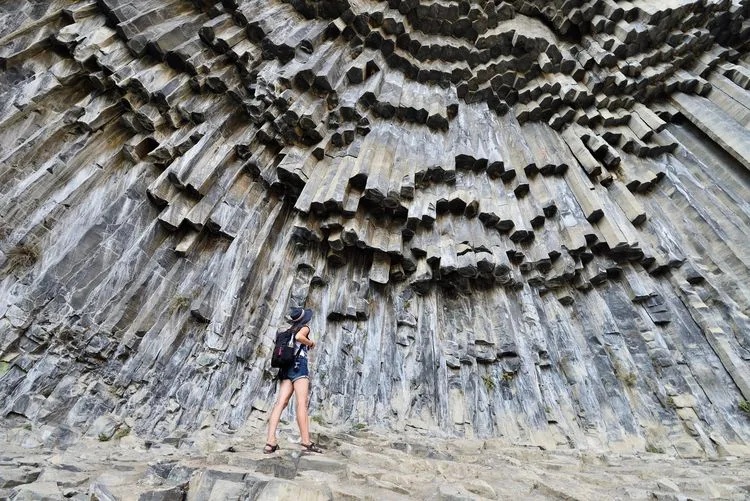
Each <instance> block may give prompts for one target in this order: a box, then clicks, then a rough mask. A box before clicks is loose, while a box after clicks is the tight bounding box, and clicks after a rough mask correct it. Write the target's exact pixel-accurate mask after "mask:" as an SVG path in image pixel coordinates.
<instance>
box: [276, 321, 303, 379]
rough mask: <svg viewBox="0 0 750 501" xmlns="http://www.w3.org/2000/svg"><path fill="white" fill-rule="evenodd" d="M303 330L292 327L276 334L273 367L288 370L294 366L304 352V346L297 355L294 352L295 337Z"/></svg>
mask: <svg viewBox="0 0 750 501" xmlns="http://www.w3.org/2000/svg"><path fill="white" fill-rule="evenodd" d="M301 328H302V327H292V328H289V329H287V330H285V331H281V332H279V333H277V334H276V344H275V345H274V347H273V354H272V355H271V367H276V368H277V369H288V368H289V367H291V366H292V365H294V360H295V359H296V358H297V356H298V355H299V352H300V351H301V350H302V346H300V347H299V351H297V353H295V352H294V341H295V340H294V336H296V335H297V333H298V332H299V331H300V329H301Z"/></svg>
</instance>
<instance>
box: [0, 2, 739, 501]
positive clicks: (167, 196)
mask: <svg viewBox="0 0 750 501" xmlns="http://www.w3.org/2000/svg"><path fill="white" fill-rule="evenodd" d="M672 3H674V4H675V5H674V6H673V5H672ZM6 4H7V5H3V6H2V7H0V67H2V69H3V71H2V72H1V73H0V420H2V422H1V424H2V425H3V427H4V428H7V429H9V430H11V432H12V433H13V434H14V437H16V438H15V439H14V440H16V442H17V443H19V444H23V445H24V446H26V447H29V448H36V447H50V448H51V447H61V448H62V447H70V446H72V445H73V444H75V443H77V441H78V440H81V437H88V438H85V440H89V439H93V440H94V441H97V440H101V441H102V443H103V444H109V445H112V446H115V445H116V444H117V443H119V442H122V441H124V442H126V443H127V441H128V436H129V434H130V433H132V434H134V435H137V436H143V437H148V438H149V439H150V440H156V441H157V442H155V444H158V447H160V448H173V449H177V448H182V447H190V446H191V445H194V444H195V443H196V441H200V440H201V435H200V433H199V432H205V431H206V430H213V431H217V432H221V433H232V432H237V431H238V430H257V429H260V428H262V426H263V423H264V422H265V420H266V419H267V416H268V412H269V409H270V407H271V405H272V403H273V400H274V398H275V395H276V394H275V387H276V385H275V381H274V380H273V376H274V374H273V372H272V371H271V369H270V364H269V360H268V358H269V357H268V355H269V352H270V348H271V346H272V343H273V337H274V334H275V332H276V331H277V330H278V329H280V328H282V327H283V326H284V322H283V315H284V313H285V312H286V310H287V308H288V307H290V306H302V305H304V306H306V307H310V308H313V309H314V311H315V316H314V318H313V320H312V323H311V329H312V333H313V337H314V338H315V339H316V341H317V342H318V345H317V347H316V348H315V350H313V351H312V352H311V358H310V365H311V367H312V379H311V382H312V391H311V405H310V408H311V415H312V418H313V420H314V421H315V422H318V423H322V424H335V425H343V426H350V427H366V426H368V425H369V426H378V427H379V428H382V429H388V430H391V431H394V432H401V431H405V430H421V431H424V432H430V433H434V434H439V435H442V434H446V435H451V436H458V437H465V438H467V439H471V438H474V437H481V438H490V437H502V438H503V439H504V440H507V441H509V442H512V443H523V444H533V445H536V446H542V447H553V448H560V447H571V448H574V449H586V448H589V447H593V448H601V449H609V450H612V451H627V452H633V451H646V450H659V451H664V452H669V453H674V454H677V455H679V456H680V457H683V458H692V457H696V458H698V457H701V458H705V457H709V458H715V457H719V456H723V455H726V454H730V453H731V452H730V451H733V450H738V449H739V450H741V449H742V448H743V447H745V446H746V445H747V444H748V442H750V426H748V416H747V414H746V412H744V411H742V409H741V407H740V405H741V403H742V402H743V401H747V400H750V394H749V393H750V386H749V385H750V381H748V374H750V365H749V364H750V317H749V316H748V315H749V314H750V313H749V312H750V299H749V298H750V285H748V283H750V281H749V280H748V279H750V273H748V264H749V263H750V253H749V251H748V248H747V235H748V234H750V223H749V221H750V217H749V216H750V205H748V200H750V182H749V181H748V172H747V169H746V167H747V160H748V153H747V141H744V140H745V139H747V134H748V132H747V125H748V124H747V121H746V118H747V117H748V116H749V115H748V112H750V110H746V108H747V103H748V86H749V85H748V82H750V78H749V75H750V72H749V70H748V56H747V53H748V42H747V40H748V37H747V23H748V19H749V18H750V4H748V2H745V1H735V2H698V1H695V2H693V1H691V2H671V3H670V2H666V3H664V4H661V3H658V2H657V3H654V2H641V1H638V2H612V1H608V0H606V1H605V0H595V1H591V2H586V3H580V2H578V3H576V2H562V1H555V2H546V1H545V2H542V1H537V0H534V1H530V0H518V1H515V0H514V1H512V2H499V3H495V2H485V1H476V2H475V1H471V2H432V3H430V4H428V3H427V2H413V1H411V0H408V1H395V0H394V1H389V2H350V1H347V0H330V1H322V2H306V1H305V2H301V1H295V2H282V1H280V0H273V1H268V2H257V1H254V0H247V1H223V2H187V1H177V2H168V1H159V2H154V1H153V0H148V1H147V0H130V1H120V0H103V1H98V2H92V1H88V0H70V1H65V2H62V1H56V0H55V1H52V0H39V1H36V2H33V3H28V2H6ZM677 4H679V5H677ZM714 85H715V86H716V89H713V88H712V86H714ZM717 89H719V90H717ZM719 92H721V93H722V94H719ZM735 103H736V104H735ZM294 417H295V416H294V409H291V410H290V411H289V412H288V413H287V414H285V416H284V419H286V420H288V421H289V422H293V420H294ZM194 433H198V435H195V434H194ZM110 442H111V443H112V444H110ZM410 447H412V449H411V451H412V452H413V453H414V454H416V455H418V456H419V457H423V458H424V459H425V460H437V459H440V458H442V459H444V460H446V461H452V460H453V456H452V453H451V451H449V450H435V449H433V448H430V447H429V446H427V445H425V444H411V445H410ZM129 467H131V468H136V467H135V466H133V465H130V466H129ZM0 468H2V470H1V472H0V478H2V479H5V480H4V481H5V482H6V484H8V482H10V483H13V482H18V481H19V480H24V482H23V483H24V484H28V483H30V482H31V481H33V480H34V479H33V478H29V479H26V477H24V478H23V479H20V478H19V477H18V476H17V474H16V473H12V474H11V473H8V474H7V477H6V476H5V475H6V472H5V468H6V466H5V465H0ZM33 468H37V467H36V466H34V467H33ZM237 468H239V469H240V470H241V469H242V467H241V466H238V467H237ZM305 468H318V469H319V470H320V471H321V473H325V474H326V475H334V476H336V475H340V474H341V473H340V471H339V470H337V466H336V465H330V464H319V465H314V464H308V462H305V461H298V462H297V461H293V460H292V459H288V458H287V459H284V460H281V461H279V462H278V464H276V463H271V462H269V463H268V464H264V466H262V467H259V468H258V472H259V473H258V475H259V476H258V477H252V478H250V477H242V478H241V479H237V478H235V477H234V476H233V475H234V473H235V472H231V473H232V475H230V474H229V473H227V471H224V470H216V472H220V473H221V474H219V473H216V472H215V471H214V470H213V469H205V468H204V469H201V470H200V471H201V472H202V473H199V474H196V475H195V476H191V475H192V473H193V470H189V469H188V466H186V465H182V466H180V467H179V468H178V467H177V466H175V467H174V469H173V471H174V475H173V474H172V473H171V472H170V473H169V474H166V475H167V477H166V478H164V482H166V483H164V484H163V485H152V486H150V491H149V492H151V494H148V493H146V491H144V492H143V495H144V496H146V497H148V496H155V497H159V496H161V497H166V498H168V497H169V496H179V495H180V492H181V489H182V488H183V486H184V484H185V483H186V482H187V483H188V484H189V483H193V484H194V485H193V487H191V489H192V492H193V493H195V492H202V493H203V494H205V495H209V494H210V493H211V492H213V490H214V489H216V492H217V493H219V492H220V493H221V496H225V497H231V496H240V497H241V496H246V495H249V494H248V493H249V492H253V493H254V494H252V495H253V496H255V495H260V494H259V493H261V492H265V489H266V488H268V489H269V491H268V492H271V491H273V492H277V491H278V492H282V491H283V492H287V493H288V494H289V495H291V493H292V492H293V491H294V489H293V488H292V487H289V485H288V484H286V483H283V482H280V481H279V482H280V483H273V485H272V484H271V483H269V482H268V479H270V478H271V477H273V478H283V479H287V480H288V478H286V477H291V476H293V475H294V476H296V475H298V474H300V472H305V471H311V470H306V469H305ZM140 469H144V470H145V469H146V466H143V465H140V466H138V468H136V469H135V470H127V475H125V474H123V473H122V472H121V471H120V470H117V471H115V472H110V471H97V474H96V475H94V474H91V475H89V474H88V473H87V472H83V473H82V474H81V475H80V478H85V477H88V480H86V482H90V488H89V491H88V492H90V493H96V495H97V496H98V497H100V498H102V499H105V498H107V497H108V496H109V497H118V496H121V495H122V493H123V492H127V488H128V487H127V486H128V485H129V484H128V482H130V481H131V480H132V481H135V480H134V479H138V478H140V477H141V475H142V472H141V471H140ZM9 471H10V469H9ZM34 471H36V470H34ZM159 471H160V470H159ZM254 471H255V470H254ZM77 473H81V472H77ZM214 473H216V475H214ZM224 474H226V475H228V476H226V475H225V476H222V475H224ZM351 474H352V476H355V477H356V476H359V475H362V476H366V472H365V473H363V472H360V471H355V472H352V473H351ZM149 475H150V477H149V478H152V479H153V480H154V481H157V479H158V478H163V477H161V476H160V475H161V474H160V473H159V472H158V471H157V470H156V469H154V470H153V471H152V472H151V473H149ZM264 475H265V476H264ZM394 475H396V473H394ZM266 477H268V478H266ZM76 478H79V477H78V476H76ZM369 481H370V482H371V485H372V486H374V487H376V488H378V489H383V490H384V491H388V492H389V495H391V496H393V497H397V496H406V497H408V496H410V495H411V494H412V493H413V492H414V490H413V487H412V486H404V485H403V484H404V483H403V482H402V479H399V478H397V477H394V476H389V475H384V476H381V477H372V478H370V480H369ZM39 482H40V484H44V485H47V482H58V480H57V478H56V477H55V478H53V479H51V480H47V479H46V478H42V479H40V480H39ZM454 484H455V485H454ZM8 485H9V484H8ZM9 487H10V485H9ZM42 487H44V486H41V487H40V490H39V491H38V492H42V491H43V490H44V489H42ZM63 487H64V488H80V485H75V486H70V487H68V486H63ZM431 487H436V486H434V485H432V486H431ZM470 487H472V486H471V485H464V484H462V483H457V482H453V483H450V482H448V483H446V484H445V486H444V488H443V490H441V491H439V492H438V491H435V490H434V489H433V491H432V492H431V495H436V496H437V495H441V496H444V497H450V496H454V497H461V496H469V497H471V496H485V495H486V494H487V493H490V492H491V490H489V489H487V488H486V486H483V485H478V486H474V487H475V490H476V491H477V492H475V490H471V489H470ZM490 487H491V488H492V489H495V492H496V494H498V495H501V494H500V491H499V490H498V489H497V486H495V485H490ZM0 488H3V489H5V488H6V487H0ZM566 488H567V487H566V484H565V483H564V482H543V481H540V482H538V488H537V490H538V494H539V495H540V496H557V495H561V494H560V493H565V489H566ZM654 488H656V487H654ZM285 489H291V490H288V491H287V490H285ZM341 489H343V490H342V491H341V492H342V493H344V492H345V487H341ZM204 491H205V492H204ZM29 492H31V491H29ZM35 492H36V491H35ZM315 492H317V491H315ZM320 492H321V493H322V494H321V495H322V496H324V497H325V496H335V495H336V492H339V491H330V492H329V491H327V490H325V489H323V490H321V491H320ZM654 492H656V491H654ZM658 492H662V491H661V490H659V491H658ZM467 493H468V494H467ZM203 494H201V495H203ZM29 495H32V494H29ZM217 495H218V494H217ZM268 495H270V494H268ZM311 495H313V494H311ZM314 495H317V494H314ZM342 495H343V494H342ZM659 495H661V494H659ZM665 495H666V494H665ZM583 496H584V497H586V495H585V494H584V495H583Z"/></svg>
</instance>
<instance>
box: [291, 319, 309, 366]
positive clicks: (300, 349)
mask: <svg viewBox="0 0 750 501" xmlns="http://www.w3.org/2000/svg"><path fill="white" fill-rule="evenodd" d="M302 327H307V325H301V326H300V327H299V329H297V330H295V331H294V335H293V336H292V339H294V341H295V342H296V341H297V333H298V332H299V331H301V330H302ZM307 328H308V330H309V329H310V328H309V327H307ZM299 345H300V346H299V349H298V350H297V353H295V354H294V359H295V360H297V357H299V354H300V353H302V347H303V346H304V344H302V343H300V344H299Z"/></svg>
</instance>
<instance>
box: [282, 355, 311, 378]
mask: <svg viewBox="0 0 750 501" xmlns="http://www.w3.org/2000/svg"><path fill="white" fill-rule="evenodd" d="M303 377H306V378H308V379H309V378H310V371H309V370H308V369H307V357H297V359H296V360H295V362H294V365H293V366H292V367H290V368H288V369H281V370H280V371H279V379H291V380H292V383H293V382H295V381H296V380H298V379H302V378H303Z"/></svg>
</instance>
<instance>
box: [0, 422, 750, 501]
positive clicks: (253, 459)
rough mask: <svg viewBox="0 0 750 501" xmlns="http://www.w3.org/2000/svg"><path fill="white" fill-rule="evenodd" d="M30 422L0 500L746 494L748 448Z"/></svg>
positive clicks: (13, 441)
mask: <svg viewBox="0 0 750 501" xmlns="http://www.w3.org/2000/svg"><path fill="white" fill-rule="evenodd" d="M100 424H101V423H100ZM105 424H106V423H105ZM28 428H29V427H26V428H24V427H20V428H14V429H10V430H5V431H2V432H0V500H22V499H23V500H27V499H28V500H31V499H33V500H46V499H65V498H67V499H74V500H79V499H80V500H83V499H98V500H114V499H123V500H124V499H137V500H180V499H188V500H191V499H196V500H198V499H201V500H202V499H222V500H224V499H261V500H271V499H274V500H275V499H295V500H297V501H303V500H317V499H378V500H382V499H386V500H388V499H442V500H469V499H506V498H510V497H514V498H521V499H581V500H584V499H597V500H598V499H674V500H677V499H734V500H746V499H750V455H744V456H736V455H734V456H724V457H719V458H711V459H682V458H677V457H673V456H670V455H667V454H661V453H656V452H649V453H637V454H622V453H613V452H595V451H582V450H545V449H544V448H541V447H538V446H522V445H510V444H507V443H503V441H502V440H498V439H493V440H479V439H466V440H458V439H445V438H434V437H427V436H423V435H420V434H419V433H418V432H416V431H414V432H410V433H404V434H394V433H388V432H384V431H375V430H371V429H368V428H365V427H362V428H359V429H349V430H333V429H328V430H326V431H319V432H318V433H316V435H315V436H316V438H317V439H318V440H319V441H320V443H321V444H322V445H323V446H324V447H325V448H326V452H325V453H324V454H322V455H321V454H311V453H300V451H299V450H298V449H299V445H297V442H298V440H299V439H298V437H296V436H295V434H294V427H293V426H292V425H291V424H283V426H282V429H281V431H280V441H279V443H280V445H281V450H280V451H278V452H277V453H275V454H272V455H265V454H263V452H262V444H263V443H264V440H263V435H262V428H261V427H260V426H256V427H255V430H254V431H248V432H241V433H240V432H237V433H234V434H225V433H220V432H218V431H216V430H215V429H213V428H206V429H204V430H201V431H199V432H197V433H195V434H193V435H190V436H184V437H179V436H173V437H171V438H168V439H165V440H162V441H153V442H152V441H150V440H146V439H144V438H142V437H138V436H136V435H135V434H134V433H129V432H128V428H127V427H125V426H120V428H119V429H118V430H114V428H112V427H110V429H109V431H107V430H106V428H107V427H106V426H103V427H100V429H102V430H104V431H100V435H99V436H88V437H83V438H81V439H80V440H77V441H76V442H74V443H73V444H72V445H70V446H69V447H67V448H65V449H64V450H63V449H59V448H50V447H46V446H44V445H43V444H44V437H43V434H44V433H43V432H41V434H40V431H39V430H33V429H28ZM317 429H318V430H321V428H320V427H317ZM113 430H114V433H113V434H111V433H110V432H112V431H113Z"/></svg>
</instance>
